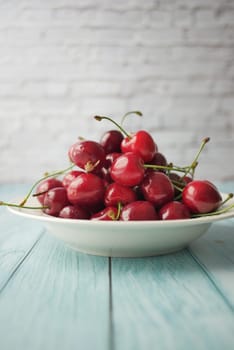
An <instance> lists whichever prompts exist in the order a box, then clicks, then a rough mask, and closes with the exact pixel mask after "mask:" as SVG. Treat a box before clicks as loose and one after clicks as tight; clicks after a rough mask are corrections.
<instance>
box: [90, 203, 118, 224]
mask: <svg viewBox="0 0 234 350" xmlns="http://www.w3.org/2000/svg"><path fill="white" fill-rule="evenodd" d="M117 215H118V209H117V208H116V207H113V206H110V207H106V208H105V209H103V210H101V211H99V212H98V213H95V214H93V215H92V216H91V220H100V221H113V220H116V219H117Z"/></svg>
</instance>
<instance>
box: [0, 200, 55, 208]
mask: <svg viewBox="0 0 234 350" xmlns="http://www.w3.org/2000/svg"><path fill="white" fill-rule="evenodd" d="M0 205H5V206H7V207H15V208H24V209H47V208H49V207H44V206H42V207H28V206H21V205H19V204H14V203H7V202H2V201H0Z"/></svg>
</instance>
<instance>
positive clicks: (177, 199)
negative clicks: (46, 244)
mask: <svg viewBox="0 0 234 350" xmlns="http://www.w3.org/2000/svg"><path fill="white" fill-rule="evenodd" d="M130 115H132V117H135V116H138V117H139V116H140V117H141V116H142V113H141V112H140V111H130V112H128V113H126V114H125V115H124V116H123V117H122V123H117V122H116V121H115V120H113V119H112V118H110V117H108V116H95V117H94V119H95V120H96V121H99V122H101V121H107V122H110V123H112V125H111V126H112V127H111V128H110V129H109V130H107V131H106V132H105V133H104V134H103V135H101V137H100V140H99V141H96V140H89V139H85V140H84V139H82V140H78V141H74V142H71V146H70V147H69V149H68V150H67V154H68V156H67V158H68V161H70V162H71V164H70V165H69V166H68V167H67V168H66V169H63V170H59V171H55V172H52V173H46V174H45V175H44V176H43V177H42V178H40V179H38V180H37V181H36V182H35V183H34V184H33V186H32V187H31V188H30V189H29V192H28V193H27V194H26V196H25V198H24V199H23V200H22V202H21V203H19V204H17V203H8V202H4V201H0V205H5V206H13V207H19V208H25V209H37V210H42V211H43V212H44V214H45V215H50V216H55V217H58V218H61V220H62V219H72V220H74V219H76V220H93V221H132V220H134V221H138V220H147V221H148V220H150V221H152V220H157V221H158V220H161V221H164V220H178V219H180V220H187V219H193V220H196V218H197V217H201V216H211V215H219V214H222V213H224V212H227V211H229V210H230V209H232V208H233V207H234V204H228V201H229V200H230V199H231V198H232V197H233V194H232V193H230V194H228V195H227V197H226V198H225V199H224V200H223V199H222V196H221V193H220V192H219V190H218V188H217V187H216V186H215V185H214V184H213V183H211V182H210V181H209V180H208V179H204V180H203V179H197V178H196V177H195V173H196V169H197V167H198V164H199V162H198V159H199V156H200V154H201V152H202V151H203V149H204V148H205V146H206V144H207V143H208V142H209V138H208V137H206V138H204V139H203V140H202V142H201V144H200V146H199V147H198V151H197V153H196V154H195V155H194V157H193V159H191V163H190V164H187V165H175V164H174V163H173V162H168V158H169V157H168V155H166V154H164V153H163V150H161V149H160V145H158V144H157V143H156V140H155V139H154V135H151V134H150V133H149V132H148V131H147V130H137V131H136V132H134V133H131V132H128V131H126V130H125V129H124V128H123V126H122V124H123V121H124V120H125V118H126V117H130ZM94 123H95V121H94ZM30 197H35V198H37V200H38V206H37V205H36V206H30V205H29V204H28V203H27V202H28V200H29V198H30ZM224 204H225V205H224Z"/></svg>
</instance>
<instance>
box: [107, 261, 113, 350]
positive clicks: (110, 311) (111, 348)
mask: <svg viewBox="0 0 234 350" xmlns="http://www.w3.org/2000/svg"><path fill="white" fill-rule="evenodd" d="M108 275H109V337H108V350H114V349H115V344H114V325H113V290H112V260H111V257H109V258H108Z"/></svg>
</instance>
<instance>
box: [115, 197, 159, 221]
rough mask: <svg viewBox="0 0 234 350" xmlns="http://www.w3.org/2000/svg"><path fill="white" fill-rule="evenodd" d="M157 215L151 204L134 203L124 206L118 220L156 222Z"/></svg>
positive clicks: (143, 202)
mask: <svg viewBox="0 0 234 350" xmlns="http://www.w3.org/2000/svg"><path fill="white" fill-rule="evenodd" d="M157 219H158V215H157V213H156V210H155V208H154V206H153V204H152V203H150V202H147V201H135V202H132V203H129V204H127V205H125V206H124V207H123V208H122V211H121V214H120V220H122V221H130V220H157Z"/></svg>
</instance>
